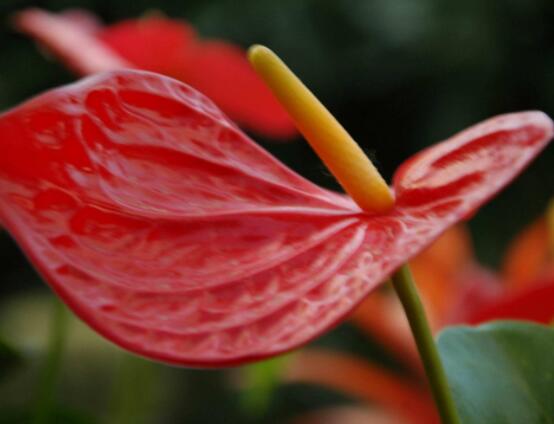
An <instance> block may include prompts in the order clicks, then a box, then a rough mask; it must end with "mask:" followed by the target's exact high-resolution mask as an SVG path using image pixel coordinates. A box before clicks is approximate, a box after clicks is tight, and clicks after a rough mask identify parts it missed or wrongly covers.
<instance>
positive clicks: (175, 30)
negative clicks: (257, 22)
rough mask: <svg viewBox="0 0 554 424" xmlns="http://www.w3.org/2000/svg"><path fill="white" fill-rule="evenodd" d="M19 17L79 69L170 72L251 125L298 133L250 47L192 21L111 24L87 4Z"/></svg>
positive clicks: (271, 132) (274, 133)
mask: <svg viewBox="0 0 554 424" xmlns="http://www.w3.org/2000/svg"><path fill="white" fill-rule="evenodd" d="M15 24H16V26H17V28H18V29H20V30H21V31H22V32H24V33H26V34H29V35H30V36H31V37H33V38H35V39H36V40H37V41H38V42H40V44H41V45H43V46H44V47H46V48H47V49H48V50H49V51H50V52H52V53H53V54H54V55H56V56H57V57H58V58H59V59H60V60H61V61H62V62H63V63H65V64H66V65H67V66H68V67H69V68H70V69H72V70H73V71H74V72H76V73H77V74H79V75H89V74H93V73H96V72H101V71H109V70H117V69H122V68H138V69H144V70H148V71H153V72H157V73H161V74H165V75H168V76H171V77H173V78H176V79H179V80H181V81H183V82H186V83H187V84H189V85H192V86H193V87H195V88H196V89H198V90H200V91H201V92H202V93H204V94H205V95H207V96H208V97H210V98H211V99H213V100H214V101H215V103H216V104H217V105H218V106H219V107H220V108H221V109H222V110H223V111H224V112H225V113H226V114H228V115H229V116H230V117H231V119H233V120H235V121H237V122H239V123H240V124H243V125H244V126H245V127H247V128H249V129H252V130H254V131H256V132H259V133H261V134H265V135H268V136H270V137H276V138H290V137H293V136H294V135H295V134H296V130H295V128H294V125H293V123H292V121H291V120H290V118H289V117H288V115H287V113H286V112H285V110H284V109H283V108H282V107H281V105H280V104H279V103H278V102H277V100H276V99H275V98H274V96H273V94H272V93H271V92H270V91H269V89H268V88H267V87H266V86H265V85H264V83H263V82H262V80H261V79H260V78H259V77H258V75H257V74H256V73H255V72H254V71H253V69H252V67H251V66H250V64H249V63H248V61H247V59H246V56H245V53H244V51H243V50H242V49H241V48H239V47H237V46H235V45H233V44H231V43H228V42H224V41H218V40H202V39H200V38H198V36H197V34H196V32H195V31H194V29H193V28H192V27H191V26H190V25H188V24H187V23H186V22H185V21H181V20H174V19H168V18H164V17H161V16H150V17H146V18H143V19H130V20H126V21H121V22H119V23H117V24H115V25H111V26H107V27H103V26H102V25H101V24H99V23H96V24H95V18H94V16H92V15H90V14H88V13H87V12H84V11H69V12H66V13H61V14H57V15H56V14H52V13H48V12H45V11H42V10H39V9H28V10H24V11H22V12H20V13H18V14H17V15H16V17H15Z"/></svg>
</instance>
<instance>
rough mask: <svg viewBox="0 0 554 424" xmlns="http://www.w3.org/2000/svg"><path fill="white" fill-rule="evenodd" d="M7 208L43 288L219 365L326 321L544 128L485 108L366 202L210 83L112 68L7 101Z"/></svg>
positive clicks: (548, 128) (127, 334)
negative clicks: (377, 206) (260, 134)
mask: <svg viewBox="0 0 554 424" xmlns="http://www.w3.org/2000/svg"><path fill="white" fill-rule="evenodd" d="M0 133H2V135H3V138H2V143H3V144H2V148H3V151H4V155H3V156H1V157H0V213H1V218H2V221H3V223H4V225H5V226H6V227H7V228H8V229H9V230H10V232H11V233H12V234H13V235H14V237H15V238H16V239H17V240H18V241H19V243H20V244H21V245H22V246H23V248H24V249H25V251H26V252H27V254H28V255H29V257H30V258H31V259H32V261H33V262H34V263H35V264H36V265H37V267H38V268H39V269H40V271H41V272H42V274H43V275H44V277H45V278H46V279H47V280H48V281H49V283H50V284H51V286H52V287H53V289H54V290H55V291H56V292H57V293H58V294H59V295H60V296H61V297H62V298H63V299H64V300H65V301H66V302H67V303H68V304H69V306H70V307H71V308H72V309H73V310H74V311H75V312H76V313H77V314H78V315H79V316H81V317H82V318H83V319H84V320H85V321H87V322H88V323H89V324H90V325H91V326H93V327H94V328H96V329H97V330H98V331H99V332H100V333H102V334H104V335H105V336H106V337H108V338H109V339H111V340H113V341H114V342H116V343H118V344H119V345H121V346H123V347H125V348H127V349H129V350H132V351H134V352H137V353H140V354H143V355H145V356H148V357H151V358H156V359H160V360H164V361H167V362H172V363H178V364H187V365H195V364H196V365H210V366H217V365H224V364H233V363H241V362H245V361H248V360H253V359H257V358H263V357H266V356H270V355H273V354H276V353H279V352H283V351H286V350H289V349H292V348H294V347H296V346H298V345H300V344H302V343H305V342H306V341H308V340H310V339H312V338H313V337H315V336H317V335H318V334H320V333H321V332H323V331H325V330H326V329H328V328H329V327H330V326H332V325H334V324H335V323H336V322H337V321H339V320H340V319H341V318H342V317H343V316H344V315H345V314H347V313H348V312H349V311H350V310H351V309H352V308H353V307H354V306H355V305H357V304H358V303H359V302H360V301H361V300H362V299H363V298H364V296H366V295H367V294H368V293H369V292H370V291H371V290H372V289H374V288H375V287H376V286H378V285H379V284H380V283H381V282H382V281H384V280H385V279H386V278H387V277H388V276H389V275H390V273H391V272H393V271H394V270H395V269H396V268H398V267H399V266H400V265H401V264H403V263H404V262H406V261H407V260H408V259H410V258H411V257H412V256H414V255H415V254H417V253H418V252H419V251H420V250H421V249H423V248H424V247H425V246H426V245H427V244H429V243H430V242H431V241H432V240H433V239H435V238H436V237H437V236H438V235H439V234H440V233H441V232H442V231H444V230H445V229H446V228H447V227H448V226H450V225H451V224H452V223H454V222H456V221H459V220H460V219H462V218H463V217H465V216H467V215H468V214H470V213H473V212H474V211H475V209H476V208H477V207H478V206H479V205H481V204H482V203H483V202H485V201H486V200H487V199H488V198H489V197H490V196H491V195H493V194H494V193H496V192H497V191H498V190H499V189H500V188H501V187H502V186H503V185H505V184H506V183H507V182H508V181H509V180H511V179H512V178H513V177H514V176H515V175H516V174H517V173H518V172H519V171H520V170H521V169H522V168H523V166H525V164H526V163H527V162H528V161H529V160H531V159H532V157H533V156H535V155H536V154H537V153H538V152H539V151H540V150H541V149H542V148H543V147H544V146H545V145H546V143H547V142H548V140H549V138H550V137H551V135H552V123H551V121H550V120H549V119H548V118H547V117H546V116H545V115H543V114H541V113H539V112H527V113H520V114H513V115H505V116H502V117H498V118H494V119H492V120H489V121H487V122H485V123H483V124H480V125H478V126H476V127H473V128H471V129H469V130H467V131H465V132H463V133H461V134H459V135H457V136H455V137H453V138H452V139H450V140H448V141H446V142H444V143H442V144H439V145H437V146H434V147H431V148H429V149H427V150H425V151H424V152H423V153H420V154H419V155H417V156H416V157H414V158H413V159H410V160H409V161H407V162H406V163H405V164H404V165H403V166H402V167H401V169H400V171H399V172H398V173H397V175H396V176H395V179H394V189H395V191H396V194H397V206H396V207H395V208H394V209H393V210H392V211H391V212H390V213H389V214H387V215H373V216H372V215H368V214H365V213H363V212H361V211H360V210H359V209H358V208H357V207H356V205H355V204H354V203H353V202H352V201H351V200H350V199H348V198H347V197H345V196H342V195H339V194H335V193H331V192H329V191H326V190H323V189H320V188H318V187H316V186H314V185H313V184H311V183H310V182H308V181H306V180H304V179H302V178H301V177H299V176H298V175H296V174H294V173H293V172H292V171H290V170H288V169H287V168H285V167H284V166H283V165H282V164H280V163H279V162H277V161H276V160H275V159H273V158H272V157H271V156H269V155H268V154H267V153H265V152H264V151H263V150H261V149H260V148H259V147H257V146H256V144H255V143H253V142H252V141H251V140H249V139H248V138H247V137H246V136H245V135H244V134H242V133H241V132H240V131H239V130H238V129H237V128H236V126H235V125H233V124H232V123H231V122H230V121H229V120H228V119H227V118H226V117H225V116H224V115H223V114H222V113H221V112H220V111H219V110H218V109H217V108H216V107H215V106H214V105H213V104H212V103H211V102H210V101H209V100H207V99H206V98H205V97H204V96H202V95H201V94H199V93H198V92H196V91H195V90H193V89H191V88H190V87H188V86H186V85H184V84H182V83H179V82H177V81H175V80H172V79H169V78H167V77H163V76H160V75H156V74H151V73H148V72H142V71H118V72H113V73H108V74H103V75H99V76H96V77H92V78H89V79H86V80H83V81H82V82H79V83H77V84H74V85H70V86H67V87H64V88H61V89H58V90H54V91H51V92H48V93H46V94H44V95H42V96H40V97H38V98H35V99H34V100H31V101H29V102H27V103H26V104H24V105H22V106H20V107H18V108H16V109H14V110H12V111H10V112H8V113H6V114H4V115H2V116H1V117H0Z"/></svg>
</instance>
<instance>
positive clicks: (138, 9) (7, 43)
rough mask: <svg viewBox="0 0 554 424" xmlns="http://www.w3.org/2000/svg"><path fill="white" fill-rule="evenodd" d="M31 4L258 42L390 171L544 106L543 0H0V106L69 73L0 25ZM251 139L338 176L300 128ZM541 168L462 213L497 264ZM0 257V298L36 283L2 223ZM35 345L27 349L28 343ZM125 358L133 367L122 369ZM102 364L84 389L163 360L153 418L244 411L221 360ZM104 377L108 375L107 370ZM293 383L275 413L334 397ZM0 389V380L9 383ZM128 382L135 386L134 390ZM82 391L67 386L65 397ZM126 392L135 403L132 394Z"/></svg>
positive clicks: (229, 417)
mask: <svg viewBox="0 0 554 424" xmlns="http://www.w3.org/2000/svg"><path fill="white" fill-rule="evenodd" d="M30 6H37V7H43V8H45V9H48V10H52V11H57V10H63V9H65V8H69V7H83V8H87V9H89V10H92V11H94V12H95V13H97V14H98V15H99V16H100V17H101V18H102V19H103V20H104V21H105V22H107V23H110V22H116V21H118V20H120V19H124V18H128V17H137V16H140V15H141V14H143V13H145V12H148V11H152V10H161V11H163V12H165V13H166V14H167V15H169V16H171V17H183V18H185V19H187V20H188V21H190V22H191V23H192V24H193V25H195V26H196V28H197V29H198V31H199V32H200V34H201V35H202V36H203V37H210V38H213V37H216V38H224V39H227V40H231V41H234V42H235V43H238V44H240V45H242V46H245V47H246V46H248V45H250V44H253V43H263V44H267V45H269V46H270V47H271V48H273V49H274V50H275V51H277V52H278V53H279V54H280V55H281V56H282V57H283V58H284V59H285V60H286V61H287V62H288V64H289V65H290V66H291V67H292V68H293V69H294V70H295V71H296V72H297V73H298V74H299V75H300V76H301V78H302V79H303V80H304V81H305V82H306V83H307V84H308V85H309V86H310V87H311V88H312V89H313V91H314V92H315V93H316V94H317V95H318V96H320V98H321V99H322V100H323V101H324V103H325V104H327V105H328V107H329V108H330V109H331V111H332V112H333V113H334V114H335V115H336V116H337V117H338V118H339V120H340V121H341V122H342V123H343V124H344V126H345V127H346V128H347V129H348V130H349V131H350V132H351V134H352V135H353V136H354V138H355V139H356V140H357V141H358V142H359V143H360V144H361V145H362V146H363V148H364V149H365V150H366V151H367V152H368V153H369V154H370V155H371V157H372V158H373V159H375V161H376V163H377V165H378V166H379V168H380V169H381V171H382V172H383V174H384V175H385V176H386V177H387V178H389V179H390V177H391V175H392V173H393V172H394V169H396V167H397V166H398V165H399V164H400V163H401V162H402V161H403V160H405V159H406V158H407V157H408V156H410V155H411V154H413V153H414V152H416V151H418V150H419V149H421V148H422V147H424V146H427V145H429V144H432V143H434V142H436V141H439V140H441V139H443V138H446V137H448V136H450V135H452V134H453V133H455V132H457V131H459V130H461V129H463V128H465V127H466V126H468V125H470V124H473V123H476V122H478V121H480V120H483V119H485V118H487V117H490V116H493V115H496V114H500V113H505V112H510V111H517V110H528V109H540V110H544V111H545V112H547V113H548V114H550V115H554V25H552V22H554V2H552V1H549V0H542V1H541V0H505V1H483V0H466V1H463V2H462V1H457V2H448V1H444V0H343V1H341V0H279V1H277V0H248V1H239V0H235V1H231V0H228V1H223V0H222V1H207V0H202V1H201V0H181V1H174V0H166V1H157V2H152V1H146V0H133V1H115V0H89V1H85V0H83V1H62V0H59V1H54V0H51V1H36V2H31V1H21V0H20V1H16V0H2V2H1V3H0V107H1V108H2V109H6V108H9V107H11V106H13V105H15V104H16V103H18V102H20V101H23V100H24V99H25V98H27V97H29V96H32V95H34V94H37V93H38V92H40V91H42V90H45V89H48V88H50V87H54V86H56V85H59V84H63V83H66V82H70V81H72V80H73V79H74V77H73V75H71V74H70V73H68V72H67V71H66V70H65V69H64V68H63V66H61V65H60V64H58V63H56V62H53V61H50V60H48V59H47V58H45V57H44V56H43V55H42V54H41V53H40V52H39V51H38V50H37V49H36V47H35V45H34V44H33V42H32V41H30V40H29V39H27V38H25V37H23V36H21V35H18V34H16V33H15V32H14V31H13V30H12V29H11V27H10V22H9V17H10V14H12V13H13V12H15V11H17V10H19V9H22V8H25V7H30ZM0 137H1V134H0ZM257 140H258V141H260V142H261V143H263V144H264V146H266V147H267V148H268V149H270V150H271V151H272V152H273V153H274V154H276V155H277V156H279V157H280V158H281V159H282V160H283V161H285V162H286V163H287V164H289V165H290V166H291V167H293V168H294V169H295V170H297V171H298V172H300V173H302V174H303V175H305V176H307V177H308V178H310V179H312V180H314V181H316V182H317V183H319V184H322V185H325V186H328V187H332V188H337V186H336V184H335V183H334V181H333V179H332V178H331V177H330V176H329V174H328V173H327V172H326V171H325V170H324V169H323V167H322V165H321V164H320V162H319V160H318V159H317V158H316V157H315V156H314V155H313V154H312V153H311V151H310V150H309V148H308V147H307V146H306V145H305V143H303V142H302V141H301V140H296V141H294V142H292V143H287V144H275V143H272V142H271V140H262V139H260V138H259V137H257ZM0 154H1V152H0ZM553 168H554V149H553V148H552V147H550V148H549V149H547V150H546V151H545V152H544V153H543V154H542V156H541V157H540V158H539V159H538V160H536V161H535V162H534V163H533V165H532V166H531V167H530V168H529V169H528V170H527V171H526V172H525V173H524V174H523V175H522V176H521V177H520V178H519V179H518V180H517V181H516V182H515V183H514V184H512V185H511V186H510V187H509V188H508V189H507V190H505V191H504V192H503V193H502V194H501V195H500V196H499V197H497V198H496V199H495V200H494V201H493V202H491V203H490V204H489V205H487V206H486V207H484V208H483V210H482V211H481V212H480V213H479V214H478V215H477V216H476V217H475V218H474V219H473V220H472V222H471V229H472V232H473V236H474V240H475V247H476V251H477V255H478V258H479V259H480V260H481V261H482V262H484V263H486V264H489V265H492V266H497V265H498V263H499V261H500V259H501V257H502V254H503V251H504V248H505V246H506V244H507V243H508V242H509V240H510V239H511V238H512V237H513V236H514V235H515V234H516V233H517V232H518V231H519V230H520V229H521V228H522V227H523V226H524V225H525V224H526V223H528V222H530V221H531V220H532V219H534V218H535V217H537V216H538V215H539V214H540V213H541V212H542V211H543V210H544V208H545V206H546V204H547V201H548V200H549V198H550V197H551V196H552V195H553V194H554V172H553ZM0 258H1V259H2V266H1V268H0V293H1V296H2V302H9V301H10V300H11V299H12V298H13V297H14V296H16V295H17V296H19V295H22V294H25V293H26V292H36V291H41V290H42V291H43V292H46V290H45V289H44V286H43V284H42V283H41V282H40V280H39V279H38V278H37V277H36V276H35V274H34V272H33V271H32V270H31V269H30V268H29V266H28V265H27V263H26V261H25V259H24V258H23V256H22V255H21V253H20V252H19V250H18V248H17V247H16V245H15V244H14V243H13V242H12V241H11V240H10V239H9V237H8V236H7V235H6V234H5V233H2V234H0ZM29 313H30V314H31V315H32V314H33V311H32V310H30V312H29ZM325 340H327V341H328V342H329V343H335V344H337V343H338V344H339V345H340V344H342V348H343V349H354V346H357V343H358V342H359V340H357V335H356V334H354V332H353V330H352V329H350V328H348V327H344V328H342V329H340V330H339V331H338V332H335V333H333V334H331V335H330V336H328V337H327V339H325ZM366 344H367V342H366ZM373 354H374V355H375V354H376V355H377V356H379V355H380V354H379V352H377V353H375V352H373ZM35 355H36V358H38V359H37V361H38V362H40V352H38V353H37V352H35ZM120 355H122V354H120ZM127 361H131V362H132V361H133V360H129V359H127ZM110 366H111V368H110ZM110 366H108V367H107V369H108V370H113V364H111V365H110ZM126 367H127V368H129V367H130V371H129V369H127V368H126ZM132 367H137V369H140V370H141V371H140V372H135V371H133V368H132ZM100 368H102V367H100ZM115 369H116V370H117V374H116V375H118V376H119V377H113V378H112V377H110V376H108V377H106V378H107V380H106V379H104V380H103V379H102V378H103V377H102V376H101V375H99V376H95V378H96V380H99V381H96V380H95V379H94V378H92V380H93V381H91V385H92V386H91V387H93V388H94V389H90V390H100V391H101V389H98V387H102V386H103V385H110V387H112V386H117V384H123V383H117V381H119V380H118V378H119V379H121V380H122V381H127V380H125V379H129V378H131V380H132V379H133V378H135V377H136V378H139V377H140V376H142V377H141V378H145V379H146V383H145V385H147V386H149V385H150V383H148V381H151V380H155V381H158V380H159V381H166V380H163V379H164V378H165V377H167V375H166V374H168V373H169V374H171V378H170V381H172V382H173V383H171V384H176V385H177V388H175V390H176V391H177V393H175V392H174V390H173V389H167V390H169V392H171V396H169V400H168V398H167V396H166V395H164V396H162V397H164V402H161V403H160V402H158V403H157V404H156V405H157V406H156V407H152V408H151V411H154V412H151V413H152V414H154V415H152V416H155V417H157V418H156V419H154V418H152V420H153V421H148V419H146V421H144V422H163V417H165V420H166V421H167V422H180V421H175V420H176V419H177V418H176V417H178V419H179V420H183V419H184V418H188V421H187V422H208V421H206V420H212V422H235V421H236V422H241V421H245V418H244V416H242V415H241V414H242V412H241V411H240V408H239V406H238V405H239V404H240V402H238V400H237V399H238V398H240V393H237V392H236V391H231V390H227V389H226V388H225V387H226V385H225V384H223V383H221V381H223V380H225V381H227V380H226V379H227V375H226V374H223V373H214V372H211V373H200V372H194V371H173V369H171V368H166V367H162V366H157V365H149V364H147V363H145V362H143V361H140V360H136V362H133V363H130V364H127V365H122V366H116V367H115ZM168 370H171V372H169V371H168ZM29 373H30V374H29V375H32V373H31V372H29ZM107 373H108V374H110V373H111V371H107ZM125 373H130V374H129V375H131V377H129V376H128V375H127V374H125ZM100 374H101V373H100ZM126 375H127V376H126ZM164 376H165V377H164ZM29 378H30V380H29V381H31V382H32V381H33V380H32V377H29ZM74 378H77V380H76V381H77V383H75V382H73V383H71V384H74V385H76V386H77V387H81V388H82V387H84V386H86V385H87V383H88V380H86V381H84V380H79V378H84V377H82V376H81V377H79V376H77V377H74ZM168 378H169V377H168ZM114 379H115V382H116V383H117V384H116V383H114V384H112V383H113V381H112V380H114ZM149 379H150V380H149ZM64 381H65V380H64ZM168 381H169V380H168ZM175 381H178V383H175ZM183 381H186V382H187V383H186V384H185V383H183ZM30 384H32V383H30ZM65 384H66V385H67V384H70V383H68V382H67V381H66V383H65ZM160 384H162V383H160ZM165 384H166V383H163V384H162V385H165ZM167 384H169V383H167ZM187 384H188V386H187ZM4 386H6V383H4ZM185 386H186V387H189V388H188V389H185V388H183V387H185ZM21 387H26V386H21ZM191 387H193V388H194V390H192V391H191ZM297 389H298V388H288V389H287V390H285V389H283V388H281V389H280V390H281V391H283V390H284V392H283V393H281V394H280V395H278V396H275V397H274V399H273V401H272V405H273V406H272V408H274V409H273V411H274V412H273V415H272V417H273V418H274V420H279V419H280V418H279V419H277V418H276V417H280V416H281V415H282V416H289V415H294V414H293V412H294V411H296V410H297V409H302V408H304V407H309V408H311V407H315V405H317V404H318V402H323V403H325V402H328V401H330V400H329V399H331V398H332V399H335V400H337V399H336V396H335V397H333V396H331V395H330V394H328V393H324V392H321V390H320V391H317V393H316V392H310V393H308V392H306V391H305V390H304V391H302V390H300V389H298V390H300V392H299V393H296V392H294V390H297ZM304 389H305V388H304ZM4 390H6V391H12V389H10V388H9V385H8V388H4ZM18 390H22V394H21V398H22V399H27V398H30V399H31V398H32V396H31V395H29V393H23V392H24V391H25V390H26V389H24V388H19V389H18ZM110 390H111V389H110ZM114 390H115V389H114ZM118 390H119V389H118ZM121 390H122V391H123V392H125V393H126V390H124V389H121ZM167 390H166V391H167ZM179 390H181V391H182V393H183V394H182V395H181V396H179V394H178V393H180V392H179ZM306 390H307V389H306ZM106 391H108V390H106ZM83 393H86V390H84V391H83ZM95 393H98V392H95ZM137 393H138V394H136V396H139V398H140V396H141V393H142V392H141V391H140V390H138V392H137ZM306 393H308V394H306ZM12 394H13V391H12ZM0 395H1V392H0ZM81 395H82V393H81V392H79V391H78V392H77V394H75V395H74V396H73V398H78V397H79V396H81ZM143 395H144V394H143ZM129 396H131V397H130V399H131V400H129V399H126V398H125V397H123V398H122V399H120V398H118V397H117V396H115V397H116V399H119V400H116V401H114V402H116V403H117V402H121V405H123V406H125V405H126V404H125V402H128V404H129V405H136V404H137V401H136V398H134V397H133V392H132V391H131V393H130V395H129ZM160 396H161V395H160ZM303 396H304V397H303ZM329 396H331V398H329ZM16 397H17V396H16ZM93 397H94V396H93ZM70 398H71V396H70ZM184 398H186V399H188V401H187V400H186V399H184ZM62 403H63V404H64V405H65V403H68V402H65V403H64V402H62ZM139 403H140V404H141V405H143V406H144V402H139ZM12 404H17V402H15V403H13V402H12ZM69 404H71V402H69ZM214 404H215V405H217V407H214V406H213V405H214ZM0 405H2V403H1V402H0ZM76 405H77V406H78V407H79V408H84V410H86V411H87V412H86V414H85V415H86V416H88V417H89V418H90V419H91V420H96V419H99V417H100V418H102V417H106V416H107V415H109V413H108V412H106V411H107V410H108V409H109V408H108V409H106V410H103V409H102V408H103V407H105V405H106V402H104V403H102V402H99V403H98V404H97V403H95V402H92V403H91V402H87V401H86V400H85V401H83V400H82V399H81V400H78V401H76ZM91 405H95V406H94V407H92V406H91ZM99 405H100V406H99ZM102 405H104V406H102ZM160 405H162V406H160ZM306 405H307V406H306ZM70 406H71V405H70ZM64 407H67V405H65V406H64ZM128 407H129V406H128ZM87 408H88V409H87ZM95 408H96V409H95ZM129 408H131V409H132V408H133V406H131V407H129ZM156 408H157V409H156ZM77 409H78V408H77ZM115 409H117V408H115ZM112 410H113V408H112ZM160 411H163V413H161V412H160ZM0 412H1V411H0ZM64 413H67V411H65V412H64ZM156 414H161V415H156ZM283 414H284V415H283ZM143 415H144V416H149V415H148V414H146V413H145V414H143ZM5 416H6V417H8V415H5ZM64 416H65V415H64ZM224 416H225V417H226V418H225V420H224V419H223V418H222V417H224ZM168 417H170V418H168ZM266 418H267V417H266ZM65 419H66V418H64V420H65ZM156 420H160V421H156ZM266 421H267V420H266ZM0 422H2V418H0ZM6 422H10V421H6ZM60 422H63V420H62V421H60ZM67 422H70V421H67ZM93 422H94V421H93ZM129 422H135V421H129ZM136 422H140V421H136ZM183 422H184V421H183Z"/></svg>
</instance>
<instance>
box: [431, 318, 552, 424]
mask: <svg viewBox="0 0 554 424" xmlns="http://www.w3.org/2000/svg"><path fill="white" fill-rule="evenodd" d="M438 346H439V351H440V354H441V357H442V359H443V361H444V365H445V368H446V373H447V375H448V379H449V383H450V387H451V388H452V392H453V394H454V398H455V401H456V404H457V406H458V410H459V412H460V415H461V418H462V422H463V423H468V424H469V423H471V424H479V423H487V424H508V423H510V424H512V423H513V424H520V423H526V424H539V423H540V424H543V423H544V424H547V423H554V354H553V352H554V328H552V327H549V326H542V325H537V324H531V323H523V322H515V321H496V322H492V323H490V324H487V325H483V326H480V327H451V328H449V329H447V330H445V331H444V332H442V333H441V334H440V335H439V339H438Z"/></svg>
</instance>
